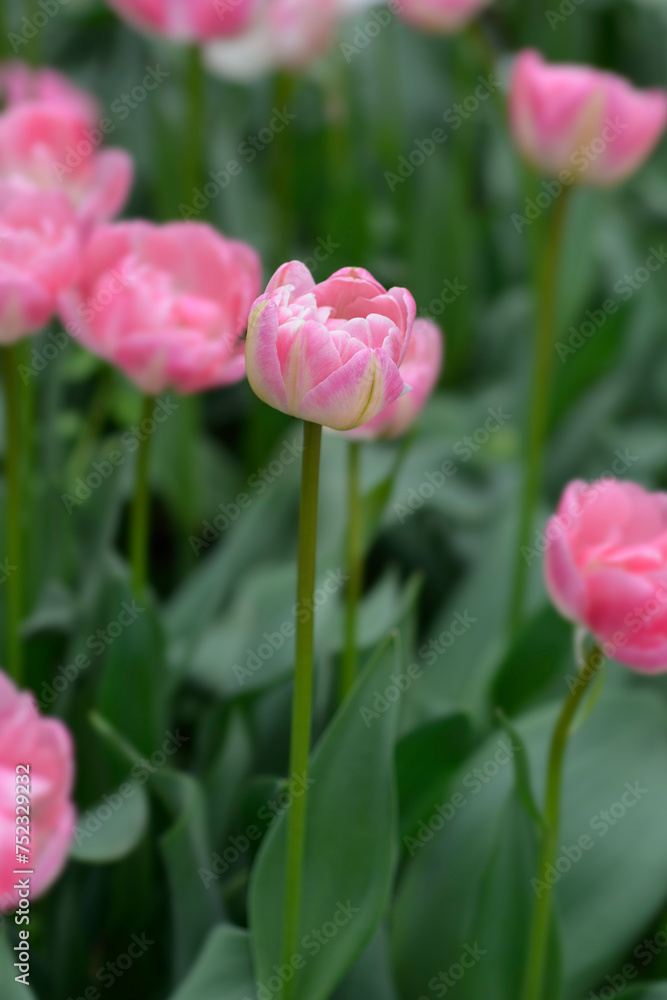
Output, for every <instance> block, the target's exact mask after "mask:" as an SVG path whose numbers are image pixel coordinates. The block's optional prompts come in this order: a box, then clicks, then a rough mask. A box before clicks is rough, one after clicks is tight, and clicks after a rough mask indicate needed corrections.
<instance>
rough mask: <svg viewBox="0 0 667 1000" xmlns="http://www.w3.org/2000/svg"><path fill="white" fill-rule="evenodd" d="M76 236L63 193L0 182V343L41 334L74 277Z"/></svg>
mask: <svg viewBox="0 0 667 1000" xmlns="http://www.w3.org/2000/svg"><path fill="white" fill-rule="evenodd" d="M80 257H81V237H80V233H79V227H78V225H77V221H76V218H75V215H74V211H73V209H72V207H71V205H70V203H69V200H68V199H67V196H66V195H65V193H64V192H63V191H41V190H39V189H36V188H34V187H32V186H31V185H26V184H22V183H21V182H19V181H16V180H14V181H2V180H0V344H9V343H12V342H13V341H15V340H18V339H19V338H20V337H23V336H25V335H26V334H28V333H34V332H35V331H37V330H39V329H41V327H43V326H44V325H45V324H46V323H47V322H48V321H49V320H50V319H51V317H52V316H53V314H54V313H55V311H56V305H57V298H58V295H59V294H60V292H62V291H64V290H65V289H66V288H67V287H68V286H69V285H71V284H73V283H74V282H75V281H76V279H77V276H78V270H79V265H80Z"/></svg>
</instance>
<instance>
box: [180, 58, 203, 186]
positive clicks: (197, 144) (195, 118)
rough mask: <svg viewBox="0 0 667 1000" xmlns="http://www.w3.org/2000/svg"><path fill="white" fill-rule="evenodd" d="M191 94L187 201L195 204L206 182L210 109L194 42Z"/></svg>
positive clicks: (189, 67)
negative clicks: (207, 112)
mask: <svg viewBox="0 0 667 1000" xmlns="http://www.w3.org/2000/svg"><path fill="white" fill-rule="evenodd" d="M187 60H188V63H187V95H188V110H187V114H188V120H187V127H186V138H187V147H186V158H187V166H186V171H185V182H186V188H187V190H186V192H185V195H186V197H185V203H186V205H190V204H192V200H193V198H194V196H195V190H196V189H198V188H200V187H201V185H202V184H203V183H204V162H205V155H204V150H205V145H206V140H205V130H206V108H205V97H206V91H205V82H206V81H205V77H204V66H203V63H202V58H201V48H200V47H199V45H191V46H190V48H189V50H188V53H187Z"/></svg>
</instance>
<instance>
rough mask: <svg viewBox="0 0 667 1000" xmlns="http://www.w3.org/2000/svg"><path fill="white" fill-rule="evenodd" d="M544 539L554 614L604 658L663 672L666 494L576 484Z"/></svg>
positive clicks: (628, 486) (666, 647) (609, 483)
mask: <svg viewBox="0 0 667 1000" xmlns="http://www.w3.org/2000/svg"><path fill="white" fill-rule="evenodd" d="M545 536H546V545H547V548H546V554H545V560H546V562H545V570H546V581H547V587H548V589H549V593H550V594H551V598H552V600H553V602H554V604H555V605H556V607H557V608H558V610H559V611H560V612H561V614H563V615H564V616H565V617H566V618H569V619H571V620H572V621H574V622H577V623H579V624H580V625H583V626H585V627H586V628H587V629H588V630H589V631H590V632H591V633H592V634H593V635H594V636H595V637H596V638H597V639H598V640H599V641H600V642H601V643H602V644H603V651H604V653H605V655H607V656H609V657H611V658H613V659H615V660H618V661H619V662H621V663H625V664H626V665H627V666H629V667H634V668H635V669H637V670H640V671H647V672H653V673H657V672H661V671H664V670H667V493H649V492H647V490H645V489H643V488H642V487H641V486H638V485H637V484H636V483H622V482H619V481H618V480H616V479H602V480H599V481H598V482H595V483H592V484H590V485H589V484H587V483H584V482H581V481H579V480H577V481H575V482H573V483H570V485H569V486H568V487H567V489H566V490H565V492H564V494H563V497H562V499H561V502H560V504H559V507H558V513H557V514H556V515H555V516H554V517H552V518H551V520H550V521H549V523H548V525H547V528H546V532H545Z"/></svg>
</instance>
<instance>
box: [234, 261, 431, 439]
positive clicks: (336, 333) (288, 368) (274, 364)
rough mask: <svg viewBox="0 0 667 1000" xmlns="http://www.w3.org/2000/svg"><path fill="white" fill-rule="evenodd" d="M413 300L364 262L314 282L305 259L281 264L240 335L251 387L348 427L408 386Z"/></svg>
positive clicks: (297, 411)
mask: <svg viewBox="0 0 667 1000" xmlns="http://www.w3.org/2000/svg"><path fill="white" fill-rule="evenodd" d="M415 308H416V307H415V302H414V299H413V298H412V296H411V295H410V293H409V292H408V291H407V290H406V289H405V288H392V289H390V290H389V291H385V289H384V288H383V287H382V285H380V284H379V282H377V281H376V280H375V278H374V277H373V276H372V275H371V274H369V273H368V271H364V270H363V269H362V268H354V267H345V268H343V269H342V270H340V271H336V273H335V274H333V275H332V276H331V277H330V278H328V279H327V280H326V281H323V282H321V283H320V284H319V285H316V284H315V281H314V280H313V277H312V275H311V273H310V271H309V270H308V268H307V267H305V266H304V265H303V264H301V263H300V262H298V261H293V262H292V263H289V264H284V265H283V266H282V267H281V268H279V270H278V271H276V273H275V274H274V276H273V278H272V279H271V281H270V282H269V285H268V288H267V290H266V292H265V293H264V295H262V296H261V297H260V298H259V299H258V300H257V302H256V303H255V305H254V307H253V310H252V314H251V316H250V324H249V327H248V337H247V342H246V366H247V369H248V381H249V382H250V385H251V387H252V389H253V390H254V391H255V392H256V394H257V395H258V396H259V398H260V399H263V400H264V402H265V403H268V404H269V405H270V406H273V407H275V409H277V410H281V411H282V412H283V413H289V414H291V415H292V416H294V417H301V418H302V419H303V420H308V421H311V422H313V423H317V424H322V425H323V426H325V427H331V428H333V429H334V430H339V431H346V430H351V429H352V428H353V427H359V426H360V425H361V424H365V423H367V422H368V421H369V420H371V419H372V418H373V417H374V416H376V414H378V413H381V412H382V411H383V410H384V409H386V407H387V406H389V405H390V403H393V402H394V400H395V399H398V397H399V396H400V395H401V393H402V392H404V391H405V390H406V385H405V381H404V379H403V375H402V372H401V371H400V370H399V369H400V365H401V363H402V361H403V358H404V357H405V353H406V351H407V348H408V343H409V340H410V335H411V333H412V326H413V323H414V317H415Z"/></svg>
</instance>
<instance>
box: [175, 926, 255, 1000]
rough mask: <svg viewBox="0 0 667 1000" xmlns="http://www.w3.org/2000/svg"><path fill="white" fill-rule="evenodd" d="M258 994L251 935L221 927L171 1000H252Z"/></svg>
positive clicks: (207, 940)
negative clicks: (254, 974)
mask: <svg viewBox="0 0 667 1000" xmlns="http://www.w3.org/2000/svg"><path fill="white" fill-rule="evenodd" d="M254 991H255V985H254V983H253V970H252V957H251V954H250V938H249V935H248V932H247V931H243V930H241V929H240V928H238V927H232V926H231V925H230V924H221V925H219V926H217V927H215V928H214V929H213V930H212V931H211V932H210V934H209V935H208V937H207V938H206V942H205V944H204V947H203V948H202V950H201V952H200V954H199V955H198V957H197V960H196V962H195V963H194V965H193V966H192V968H191V969H190V971H189V973H188V975H187V976H186V977H185V979H184V980H183V982H182V983H181V985H180V986H179V987H178V989H177V990H176V992H175V993H173V994H172V996H171V997H170V998H169V1000H250V998H251V997H254V996H255V992H254Z"/></svg>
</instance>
